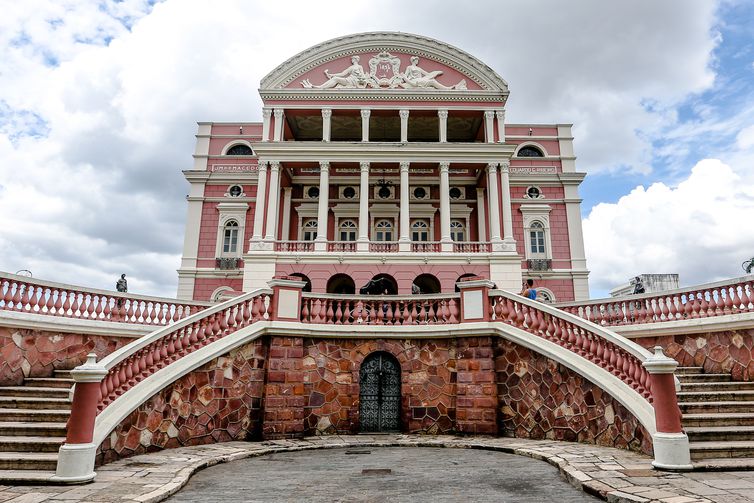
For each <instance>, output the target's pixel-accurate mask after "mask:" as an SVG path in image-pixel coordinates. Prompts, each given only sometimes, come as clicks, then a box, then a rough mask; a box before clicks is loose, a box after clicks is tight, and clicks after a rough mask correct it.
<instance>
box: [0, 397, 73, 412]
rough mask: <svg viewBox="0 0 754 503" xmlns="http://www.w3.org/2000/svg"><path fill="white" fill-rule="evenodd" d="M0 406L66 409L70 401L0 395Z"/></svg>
mask: <svg viewBox="0 0 754 503" xmlns="http://www.w3.org/2000/svg"><path fill="white" fill-rule="evenodd" d="M0 408H2V409H56V410H61V409H68V410H70V408H71V401H70V400H68V398H44V397H38V396H31V397H18V396H0Z"/></svg>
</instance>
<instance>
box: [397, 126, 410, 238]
mask: <svg viewBox="0 0 754 503" xmlns="http://www.w3.org/2000/svg"><path fill="white" fill-rule="evenodd" d="M407 115H408V114H407ZM409 166H410V164H409V163H407V162H402V163H401V218H400V220H401V221H400V227H401V231H400V238H399V239H398V251H411V234H410V232H409V226H410V222H411V216H410V215H409V210H408V189H409V187H408V169H409Z"/></svg>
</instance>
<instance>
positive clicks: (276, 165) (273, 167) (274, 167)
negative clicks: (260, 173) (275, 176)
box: [270, 161, 280, 171]
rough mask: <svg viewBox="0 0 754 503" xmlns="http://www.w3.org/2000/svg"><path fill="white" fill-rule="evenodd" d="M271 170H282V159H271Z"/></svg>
mask: <svg viewBox="0 0 754 503" xmlns="http://www.w3.org/2000/svg"><path fill="white" fill-rule="evenodd" d="M270 171H280V161H270Z"/></svg>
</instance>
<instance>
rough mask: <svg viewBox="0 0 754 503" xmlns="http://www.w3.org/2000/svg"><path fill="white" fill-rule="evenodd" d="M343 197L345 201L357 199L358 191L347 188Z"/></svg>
mask: <svg viewBox="0 0 754 503" xmlns="http://www.w3.org/2000/svg"><path fill="white" fill-rule="evenodd" d="M343 197H344V198H345V199H353V198H354V197H356V189H354V188H353V187H346V188H345V189H343Z"/></svg>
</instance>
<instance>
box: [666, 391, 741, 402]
mask: <svg viewBox="0 0 754 503" xmlns="http://www.w3.org/2000/svg"><path fill="white" fill-rule="evenodd" d="M678 401H679V402H739V401H741V402H746V401H754V390H743V391H713V392H708V391H680V392H678Z"/></svg>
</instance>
